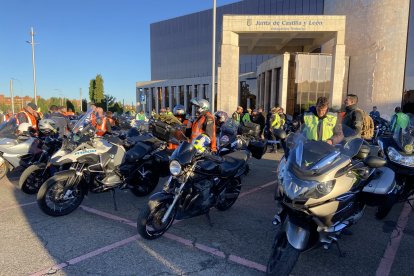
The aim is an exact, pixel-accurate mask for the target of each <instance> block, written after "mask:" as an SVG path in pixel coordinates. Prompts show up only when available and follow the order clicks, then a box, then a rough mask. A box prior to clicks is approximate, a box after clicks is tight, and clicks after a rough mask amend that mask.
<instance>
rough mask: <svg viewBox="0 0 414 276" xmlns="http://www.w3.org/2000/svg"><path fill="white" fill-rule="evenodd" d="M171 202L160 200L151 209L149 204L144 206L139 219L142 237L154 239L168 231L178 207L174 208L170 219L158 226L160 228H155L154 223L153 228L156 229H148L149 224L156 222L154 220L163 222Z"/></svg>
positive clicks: (139, 229) (138, 228)
mask: <svg viewBox="0 0 414 276" xmlns="http://www.w3.org/2000/svg"><path fill="white" fill-rule="evenodd" d="M170 203H171V202H160V203H159V204H158V206H157V207H155V208H154V209H151V208H150V207H149V206H148V205H146V206H145V207H144V209H143V210H142V211H141V212H140V213H139V216H138V220H137V230H138V233H139V234H140V236H141V237H143V238H144V239H146V240H154V239H157V238H159V237H161V236H162V235H163V234H164V233H165V232H167V230H168V229H169V228H170V226H171V225H172V224H173V222H174V219H175V215H176V213H177V209H176V208H174V209H173V210H172V212H171V214H170V217H169V219H168V221H167V222H166V223H164V224H163V225H161V227H157V228H158V229H154V225H152V228H153V229H154V230H153V231H151V230H148V228H147V227H148V226H150V225H148V224H149V223H152V222H154V220H156V222H157V223H160V224H162V222H161V219H162V217H163V216H164V214H165V212H166V211H167V210H168V207H169V206H170Z"/></svg>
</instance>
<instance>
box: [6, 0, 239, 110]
mask: <svg viewBox="0 0 414 276" xmlns="http://www.w3.org/2000/svg"><path fill="white" fill-rule="evenodd" d="M233 2H238V1H237V0H217V6H222V5H225V4H228V3H233ZM212 3H213V1H212V0H152V1H150V0H65V1H63V0H1V1H0V93H4V94H6V95H9V91H10V89H9V85H10V79H11V78H14V79H15V81H14V93H15V95H19V96H24V95H29V96H33V75H32V51H31V46H30V44H28V43H26V41H28V40H30V35H29V33H30V27H32V26H33V27H34V30H35V33H36V35H35V42H36V43H39V44H38V45H36V46H35V59H36V60H35V62H36V80H37V94H38V95H40V96H42V97H45V98H49V97H52V96H56V97H59V96H61V95H63V96H65V97H69V98H79V89H80V88H82V93H83V95H84V98H85V97H86V96H87V94H88V87H89V81H90V79H92V78H95V76H96V75H97V74H101V75H102V77H103V79H104V81H105V83H104V88H105V92H106V93H108V94H111V95H113V96H115V97H116V98H117V99H118V100H120V101H122V100H123V99H124V100H125V103H128V104H131V102H132V101H135V82H136V81H141V80H149V79H150V72H151V68H150V66H151V64H150V33H149V27H150V24H151V23H154V22H158V21H162V20H165V19H169V18H173V17H177V16H181V15H185V14H188V13H192V12H198V11H201V10H205V9H208V8H211V7H212V5H213V4H212Z"/></svg>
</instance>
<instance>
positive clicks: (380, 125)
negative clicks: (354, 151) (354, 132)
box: [372, 116, 390, 145]
mask: <svg viewBox="0 0 414 276" xmlns="http://www.w3.org/2000/svg"><path fill="white" fill-rule="evenodd" d="M372 120H373V121H374V126H375V129H374V137H373V138H372V144H374V145H375V144H378V139H379V137H381V136H387V135H390V133H389V130H390V122H389V121H387V120H385V119H383V118H381V117H376V116H375V117H372Z"/></svg>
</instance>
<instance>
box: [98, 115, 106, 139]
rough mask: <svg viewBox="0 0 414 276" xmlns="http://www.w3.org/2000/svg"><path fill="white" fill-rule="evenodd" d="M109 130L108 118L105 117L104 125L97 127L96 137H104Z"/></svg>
mask: <svg viewBox="0 0 414 276" xmlns="http://www.w3.org/2000/svg"><path fill="white" fill-rule="evenodd" d="M107 130H108V129H107V128H106V117H103V119H102V124H101V125H98V124H97V125H96V135H97V136H104V134H105V133H106V132H107Z"/></svg>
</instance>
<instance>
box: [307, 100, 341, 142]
mask: <svg viewBox="0 0 414 276" xmlns="http://www.w3.org/2000/svg"><path fill="white" fill-rule="evenodd" d="M328 109H329V102H328V98H326V97H319V98H318V99H317V101H316V106H315V111H313V112H306V113H305V114H304V116H303V122H302V123H303V125H304V127H303V131H304V135H305V136H306V138H307V139H309V140H315V141H324V142H327V143H328V144H330V145H336V144H339V143H340V142H341V141H342V140H343V138H344V135H343V133H342V128H341V125H340V120H338V115H337V114H335V113H331V112H328Z"/></svg>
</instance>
